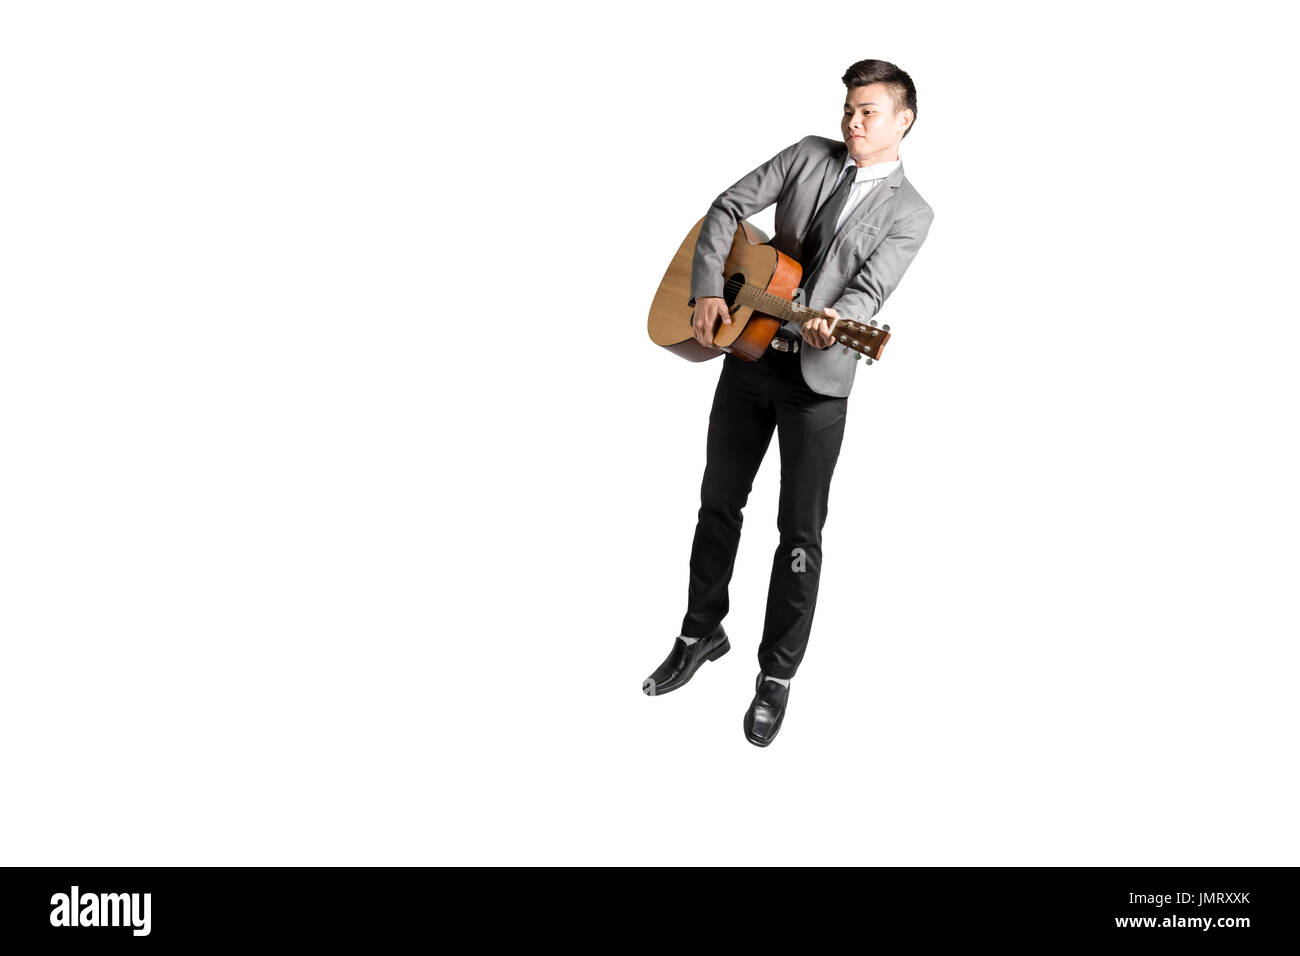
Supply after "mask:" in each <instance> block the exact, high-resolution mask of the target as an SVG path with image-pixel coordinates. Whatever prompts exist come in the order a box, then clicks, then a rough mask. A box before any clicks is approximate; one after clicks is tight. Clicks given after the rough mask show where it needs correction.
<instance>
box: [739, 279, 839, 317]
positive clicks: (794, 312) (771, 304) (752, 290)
mask: <svg viewBox="0 0 1300 956" xmlns="http://www.w3.org/2000/svg"><path fill="white" fill-rule="evenodd" d="M735 304H736V305H744V306H748V307H749V308H751V309H753V310H754V311H755V312H762V313H763V314H764V315H770V316H772V317H773V318H777V319H782V320H786V319H788V320H789V321H791V322H798V323H799V324H800V325H802V324H803V323H804V322H806V321H808V317H809V316H812V315H824V314H825V313H823V312H822V311H821V310H819V309H810V308H808V307H807V306H806V305H800V304H799V303H798V302H791V301H790V300H789V299H783V298H781V297H780V296H779V295H772V293H770V292H767V291H765V290H763V289H760V288H758V287H757V286H753V285H750V284H749V283H745V284H744V285H742V286H741V287H740V290H739V291H738V292H737V293H736V300H735Z"/></svg>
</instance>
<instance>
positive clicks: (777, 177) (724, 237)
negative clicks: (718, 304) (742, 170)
mask: <svg viewBox="0 0 1300 956" xmlns="http://www.w3.org/2000/svg"><path fill="white" fill-rule="evenodd" d="M807 139H808V137H807V136H805V137H804V138H803V139H801V140H799V142H797V143H794V144H793V145H790V146H787V147H786V148H785V149H783V150H781V152H779V153H777V154H776V155H775V156H773V157H772V158H771V159H769V160H768V161H767V162H765V163H764V164H763V165H762V166H759V167H758V168H757V169H755V170H752V171H751V172H748V173H746V174H745V175H744V176H742V177H741V178H740V179H739V180H737V181H736V182H735V183H734V184H733V185H731V186H729V187H728V188H727V189H725V190H723V191H722V192H721V193H719V194H718V198H717V199H715V200H713V205H711V206H710V207H709V211H708V213H707V214H705V217H704V225H702V226H701V227H700V235H699V238H698V239H697V240H696V242H695V258H694V259H693V260H692V261H691V301H690V302H689V303H688V305H692V306H693V305H695V300H696V299H698V298H699V297H700V296H704V295H717V296H720V295H722V291H723V287H724V285H725V280H724V277H723V275H722V267H723V265H725V264H726V261H727V253H728V252H730V251H731V241H732V239H734V238H735V235H736V224H737V223H738V222H740V220H742V219H744V218H746V217H748V216H752V215H754V213H756V212H761V211H762V210H764V209H766V208H767V207H768V206H770V205H772V203H774V202H776V201H777V199H778V198H780V196H781V189H782V188H783V187H784V186H785V178H786V174H787V173H789V171H790V166H791V163H792V162H793V160H794V157H795V154H797V153H798V152H799V150H800V148H801V147H802V146H803V144H804V142H805V141H806V140H807Z"/></svg>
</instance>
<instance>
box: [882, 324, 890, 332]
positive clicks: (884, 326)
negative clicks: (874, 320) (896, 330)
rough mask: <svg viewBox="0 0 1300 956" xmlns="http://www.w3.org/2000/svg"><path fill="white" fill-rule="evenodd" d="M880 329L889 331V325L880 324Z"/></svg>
mask: <svg viewBox="0 0 1300 956" xmlns="http://www.w3.org/2000/svg"><path fill="white" fill-rule="evenodd" d="M881 329H883V330H884V331H886V332H888V331H889V326H887V325H882V326H881Z"/></svg>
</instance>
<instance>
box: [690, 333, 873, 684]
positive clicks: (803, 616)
mask: <svg viewBox="0 0 1300 956" xmlns="http://www.w3.org/2000/svg"><path fill="white" fill-rule="evenodd" d="M837 347H838V346H832V348H837ZM799 362H800V357H799V355H798V353H796V352H778V351H776V350H775V349H771V348H769V349H768V350H767V351H766V352H764V353H763V357H762V358H760V359H759V360H758V361H756V362H746V361H743V360H742V359H738V358H735V357H734V356H732V355H731V354H727V355H726V356H725V357H724V358H723V360H722V372H721V373H720V374H719V376H718V386H717V390H716V391H715V392H714V395H713V409H712V411H711V412H710V413H709V438H708V460H707V463H706V465H705V468H704V481H703V482H702V484H701V486H700V511H699V519H698V521H697V523H696V525H695V540H694V543H693V544H692V547H691V578H690V588H689V592H688V597H687V610H686V616H685V618H683V620H682V629H681V633H682V634H684V635H685V636H687V637H707V636H708V635H709V634H711V633H712V632H713V631H714V630H715V629H716V628H717V626H718V625H719V624H721V623H722V619H723V618H724V617H726V615H727V609H728V601H727V587H728V585H729V584H730V582H731V572H732V569H733V568H734V566H735V562H736V549H737V548H738V547H739V545H740V527H741V523H742V521H743V516H742V514H741V512H742V509H743V508H744V507H745V503H746V502H747V501H748V500H749V492H750V489H751V488H752V487H753V484H754V476H755V475H756V474H757V473H758V466H759V465H760V464H761V463H762V461H763V457H764V455H765V454H766V453H767V447H768V445H769V444H770V442H771V440H772V431H773V430H774V429H775V430H776V432H777V436H778V442H779V444H780V449H781V500H780V505H779V507H778V511H777V518H776V524H777V529H778V530H779V532H780V543H779V544H778V545H777V547H776V553H775V554H774V555H773V556H772V578H771V581H770V582H769V584H768V591H767V616H766V618H765V619H764V623H763V639H762V641H761V642H760V644H759V648H758V663H759V666H760V667H761V668H762V670H763V672H764V673H766V674H769V675H771V676H772V677H781V678H787V677H794V675H795V671H797V670H798V669H799V662H800V661H801V660H803V655H804V651H805V650H806V649H807V646H808V635H809V633H810V632H811V630H812V621H813V611H814V609H815V608H816V606H817V585H818V581H819V579H820V576H821V568H822V527H823V525H825V523H826V510H827V502H828V500H829V497H830V488H831V476H832V475H833V474H834V472H835V462H836V460H837V459H838V458H839V455H840V444H841V442H842V441H843V438H844V422H845V415H846V413H847V411H848V401H849V400H848V398H831V397H829V396H826V395H821V394H819V393H817V392H814V391H813V390H812V389H810V388H809V387H808V386H807V385H806V384H805V383H804V380H803V375H802V373H801V372H800V371H799Z"/></svg>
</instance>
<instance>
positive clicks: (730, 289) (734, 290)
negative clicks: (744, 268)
mask: <svg viewBox="0 0 1300 956" xmlns="http://www.w3.org/2000/svg"><path fill="white" fill-rule="evenodd" d="M744 287H745V276H744V274H743V273H740V272H737V273H736V274H735V275H731V276H728V277H727V285H726V287H725V288H724V289H723V290H722V298H723V301H725V302H726V303H727V308H728V309H734V308H735V307H736V297H737V296H739V295H740V290H741V289H743V288H744Z"/></svg>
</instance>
